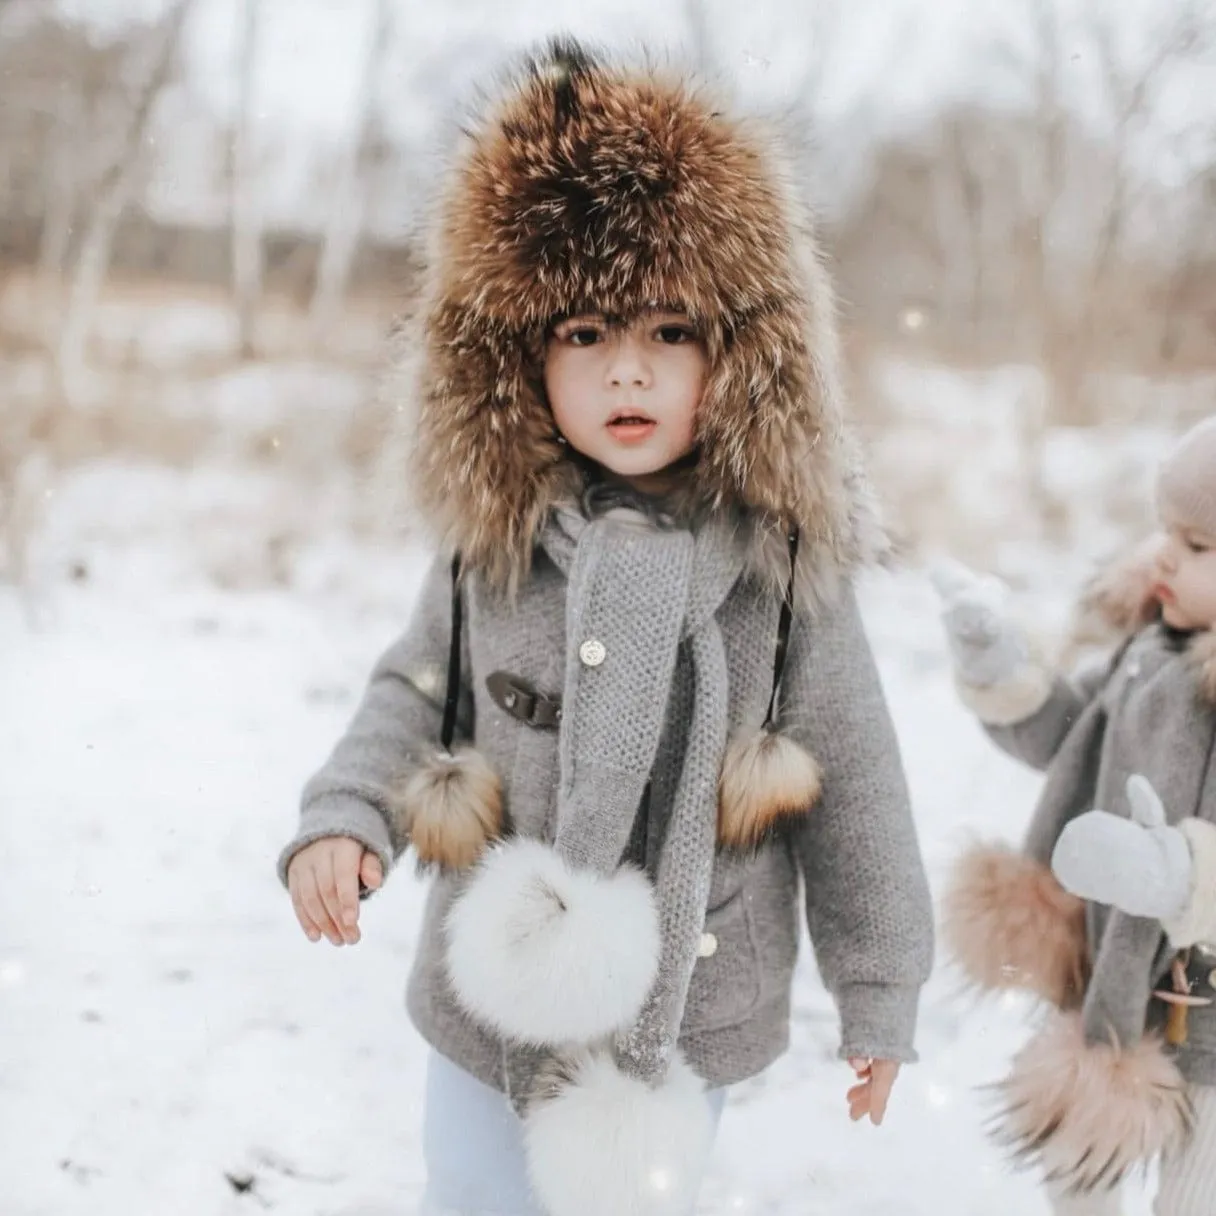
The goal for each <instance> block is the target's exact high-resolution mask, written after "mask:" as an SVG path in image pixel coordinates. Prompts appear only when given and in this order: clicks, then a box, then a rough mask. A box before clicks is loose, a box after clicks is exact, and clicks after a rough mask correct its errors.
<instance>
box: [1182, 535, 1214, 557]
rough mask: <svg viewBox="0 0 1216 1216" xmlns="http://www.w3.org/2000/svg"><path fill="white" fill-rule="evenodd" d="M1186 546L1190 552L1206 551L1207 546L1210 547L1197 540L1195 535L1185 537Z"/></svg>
mask: <svg viewBox="0 0 1216 1216" xmlns="http://www.w3.org/2000/svg"><path fill="white" fill-rule="evenodd" d="M1186 547H1187V548H1188V549H1189V550H1190V551H1191V552H1192V553H1207V552H1208V549H1209V547H1210V546H1208V545H1206V544H1205V543H1204V542H1203V541H1201V540H1197V539H1196V538H1195V537H1193V536H1188V537H1187V538H1186Z"/></svg>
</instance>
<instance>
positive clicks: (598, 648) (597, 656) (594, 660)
mask: <svg viewBox="0 0 1216 1216" xmlns="http://www.w3.org/2000/svg"><path fill="white" fill-rule="evenodd" d="M607 656H608V652H607V651H606V650H605V649H604V643H603V642H601V641H599V639H598V638H588V639H587V640H586V641H585V642H584V643H583V644H582V645H581V646H580V647H579V648H578V657H579V658H580V659H582V660H583V662H584V663H585V664H586V665H587V666H588V667H598V666H599V665H600V664H601V663H602V662H603V661H604V659H605V658H607Z"/></svg>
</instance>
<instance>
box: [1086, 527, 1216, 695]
mask: <svg viewBox="0 0 1216 1216" xmlns="http://www.w3.org/2000/svg"><path fill="white" fill-rule="evenodd" d="M1154 548H1155V542H1154V541H1145V542H1144V543H1142V544H1140V545H1138V546H1136V548H1134V549H1133V550H1132V551H1131V552H1130V553H1128V554H1126V555H1124V556H1123V557H1121V558H1119V559H1118V560H1116V561H1113V562H1111V563H1110V564H1109V565H1107V566H1104V567H1103V568H1102V569H1100V570H1099V571H1098V572H1097V573H1096V574H1095V575H1094V576H1093V577H1092V578H1091V579H1090V580H1089V581H1088V582H1087V583H1086V584H1085V587H1084V590H1083V591H1082V593H1081V599H1080V601H1079V602H1078V604H1077V608H1076V611H1075V612H1074V614H1073V626H1072V631H1071V634H1070V638H1069V649H1070V652H1075V651H1076V650H1080V649H1083V648H1086V647H1091V646H1104V647H1109V646H1112V645H1118V644H1120V643H1122V642H1125V641H1126V640H1127V639H1128V638H1130V637H1131V636H1132V635H1133V634H1135V633H1138V632H1139V631H1140V630H1141V629H1143V628H1144V627H1145V626H1146V625H1150V624H1152V623H1153V622H1154V621H1155V620H1158V619H1159V618H1160V616H1161V604H1160V602H1159V601H1158V599H1157V598H1156V596H1155V595H1154V594H1153V584H1154V574H1153V565H1152V552H1153V549H1154ZM1187 651H1188V654H1189V656H1190V658H1191V661H1192V663H1193V664H1194V667H1195V672H1196V675H1197V677H1198V681H1199V694H1200V697H1201V698H1202V700H1203V702H1204V703H1205V704H1206V705H1210V706H1213V707H1216V630H1213V629H1203V630H1199V631H1197V632H1196V633H1194V634H1193V635H1192V636H1191V639H1190V642H1189V644H1188V647H1187Z"/></svg>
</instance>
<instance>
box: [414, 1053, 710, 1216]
mask: <svg viewBox="0 0 1216 1216" xmlns="http://www.w3.org/2000/svg"><path fill="white" fill-rule="evenodd" d="M709 1099H710V1103H711V1104H712V1107H713V1113H714V1121H715V1124H716V1123H717V1120H718V1119H720V1118H721V1115H722V1107H723V1104H724V1103H725V1101H726V1091H725V1090H724V1089H715V1090H711V1091H710V1094H709ZM422 1155H423V1159H424V1160H425V1162H426V1176H427V1182H426V1191H425V1192H424V1193H423V1196H422V1207H421V1209H420V1211H419V1216H545V1214H544V1213H543V1212H542V1211H541V1209H540V1207H539V1206H538V1205H537V1202H536V1200H535V1199H534V1198H533V1197H532V1191H531V1189H530V1187H529V1186H528V1171H527V1166H526V1164H525V1161H524V1141H523V1127H522V1124H521V1123H520V1121H519V1118H518V1116H517V1115H516V1114H515V1112H514V1111H513V1110H512V1109H511V1105H510V1103H509V1102H508V1101H507V1099H506V1098H505V1097H504V1096H503V1095H502V1094H500V1093H499V1092H498V1090H496V1089H491V1088H490V1087H489V1086H488V1085H483V1084H482V1083H481V1082H480V1081H479V1080H477V1078H476V1077H473V1076H470V1075H469V1074H468V1073H467V1072H465V1071H464V1070H463V1069H461V1068H457V1067H456V1065H455V1064H453V1063H452V1062H451V1061H450V1060H448V1059H446V1058H445V1057H443V1056H441V1055H440V1054H439V1053H438V1052H436V1051H432V1052H431V1053H430V1056H429V1058H428V1059H427V1066H426V1105H425V1108H424V1114H423V1121H422ZM689 1216H692V1214H691V1213H690V1214H689Z"/></svg>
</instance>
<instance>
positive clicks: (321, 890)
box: [287, 836, 384, 946]
mask: <svg viewBox="0 0 1216 1216" xmlns="http://www.w3.org/2000/svg"><path fill="white" fill-rule="evenodd" d="M360 882H362V883H363V885H364V886H365V887H367V888H368V889H369V890H372V891H375V890H376V889H377V888H378V887H379V886H380V885H381V883H383V882H384V870H383V869H382V868H381V865H380V859H379V858H378V857H377V856H376V854H375V853H373V852H372V851H371V850H370V849H366V848H364V847H363V845H362V844H360V843H359V841H357V840H352V839H351V838H350V837H349V836H326V837H324V838H323V839H321V840H314V841H313V842H312V844H310V845H305V846H304V848H302V849H301V850H300V851H299V852H298V853H297V854H296V855H295V856H294V857H293V858H292V859H291V864H290V865H289V866H288V867H287V889H288V890H289V891H290V892H291V906H292V907H293V908H294V909H295V913H296V920H298V921H299V922H300V928H301V929H303V930H304V932H305V933H306V934H307V935H308V940H309V941H312V942H315V941H320V939H321V938H322V937H323V936H324V937H325V938H327V939H328V940H329V941H330V942H332V943H333V945H335V946H341V945H343V944H344V943H347V944H350V945H354V943H355V942H357V941H358V940H359V883H360Z"/></svg>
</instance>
